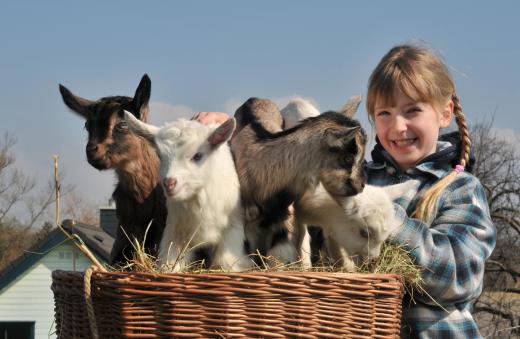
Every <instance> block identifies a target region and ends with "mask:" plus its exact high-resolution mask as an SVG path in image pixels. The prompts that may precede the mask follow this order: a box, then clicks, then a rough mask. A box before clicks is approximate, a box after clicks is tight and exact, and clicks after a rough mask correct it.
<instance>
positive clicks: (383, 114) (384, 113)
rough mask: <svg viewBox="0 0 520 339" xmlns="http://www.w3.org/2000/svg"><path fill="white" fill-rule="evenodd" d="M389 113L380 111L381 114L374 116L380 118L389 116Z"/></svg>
mask: <svg viewBox="0 0 520 339" xmlns="http://www.w3.org/2000/svg"><path fill="white" fill-rule="evenodd" d="M389 114H390V113H389V112H388V111H381V112H378V113H377V114H376V115H377V116H378V117H381V116H385V115H389Z"/></svg>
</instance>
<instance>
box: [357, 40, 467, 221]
mask: <svg viewBox="0 0 520 339" xmlns="http://www.w3.org/2000/svg"><path fill="white" fill-rule="evenodd" d="M395 90H400V91H401V92H403V93H404V94H405V95H406V96H408V97H409V98H411V99H412V100H414V101H420V102H427V103H430V104H432V106H434V107H436V108H437V109H441V108H442V107H444V106H445V105H446V104H447V103H448V102H449V100H452V101H453V114H454V116H455V121H456V122H457V126H458V127H459V132H460V134H461V139H462V147H461V154H460V158H459V162H458V165H457V166H456V168H455V169H454V170H453V171H451V172H450V173H448V174H447V175H446V176H445V177H443V178H442V179H441V180H439V181H438V182H437V183H435V184H434V185H433V186H432V187H430V188H429V189H428V190H427V191H426V192H425V193H424V194H423V196H422V197H421V198H420V200H419V202H418V203H417V207H416V210H415V217H416V218H417V219H420V220H423V221H425V222H431V221H432V220H433V219H434V218H435V214H436V210H437V203H438V200H439V197H440V196H441V194H442V192H443V191H444V189H445V188H446V187H447V186H448V185H449V184H450V183H451V182H452V181H453V180H454V179H455V177H456V176H457V174H458V173H459V172H460V171H461V170H462V169H463V168H464V167H466V165H467V164H468V162H469V154H470V147H471V140H470V136H469V130H468V125H467V124H466V118H465V116H464V112H463V111H462V107H461V105H460V101H459V98H458V96H457V94H456V93H455V84H454V82H453V79H452V78H451V75H450V72H449V71H448V68H447V67H446V64H445V63H444V61H443V60H442V58H441V57H440V56H439V55H437V54H436V53H435V52H434V51H433V50H431V49H430V48H428V47H426V46H423V45H419V44H405V45H399V46H395V47H393V48H392V49H391V50H390V51H389V52H388V53H387V54H386V55H385V56H384V57H383V58H382V59H381V61H380V62H379V64H378V65H377V67H376V68H375V69H374V71H373V72H372V74H371V75H370V79H369V82H368V93H367V112H368V115H369V119H370V120H371V121H372V122H373V121H374V109H375V105H376V102H378V103H381V104H382V105H383V106H394V105H395V102H394V93H395Z"/></svg>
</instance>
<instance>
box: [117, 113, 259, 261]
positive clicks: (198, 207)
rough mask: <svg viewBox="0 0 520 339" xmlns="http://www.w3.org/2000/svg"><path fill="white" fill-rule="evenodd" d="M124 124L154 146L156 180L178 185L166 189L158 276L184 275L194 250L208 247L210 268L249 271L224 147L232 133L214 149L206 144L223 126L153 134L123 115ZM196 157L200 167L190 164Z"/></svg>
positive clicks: (169, 127) (186, 126)
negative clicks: (165, 272) (168, 272)
mask: <svg viewBox="0 0 520 339" xmlns="http://www.w3.org/2000/svg"><path fill="white" fill-rule="evenodd" d="M125 119H126V121H127V122H128V125H129V127H130V128H131V129H133V130H134V131H135V132H136V133H138V134H141V135H142V136H145V137H148V138H149V139H151V140H153V141H154V142H155V145H156V146H157V150H158V153H159V155H160V158H161V166H160V176H161V180H163V181H164V180H165V179H173V180H176V182H177V184H176V185H175V188H174V189H173V190H171V191H168V189H166V188H165V193H166V197H167V209H168V217H167V220H166V227H165V229H164V233H163V237H162V240H161V243H160V246H159V258H158V259H159V262H160V264H161V265H162V268H163V270H171V271H181V270H183V269H184V268H185V267H186V266H187V265H189V264H191V263H192V262H193V260H194V254H195V250H196V248H197V247H198V246H207V245H209V246H211V248H212V251H211V254H212V255H211V256H212V267H216V268H221V269H223V270H230V271H241V270H245V269H247V268H249V267H251V265H252V261H251V260H250V259H249V258H248V257H247V255H246V253H245V252H244V240H245V236H244V220H243V211H242V206H241V202H240V190H239V182H238V177H237V174H236V170H235V166H234V163H233V158H232V156H231V152H230V150H229V147H228V145H227V143H226V141H227V140H228V139H229V138H230V137H231V133H229V134H226V137H225V139H223V140H222V141H221V142H219V144H218V145H213V146H212V145H211V144H210V142H209V140H210V138H211V136H213V135H215V133H217V132H218V131H219V130H221V129H222V126H223V125H224V124H223V125H221V126H220V127H218V128H217V127H216V126H215V125H213V126H205V125H202V124H200V123H198V122H195V121H188V120H184V119H180V120H177V121H175V122H172V123H169V124H166V125H165V126H163V127H161V128H157V127H155V126H152V125H148V124H145V123H143V122H141V121H139V120H137V119H135V118H134V117H133V116H132V115H130V114H128V113H125ZM233 123H234V122H233ZM233 128H234V125H233ZM232 131H233V129H231V132H232ZM227 132H229V131H227ZM196 153H199V154H201V155H202V158H201V160H200V161H195V160H194V158H193V157H194V155H195V154H196ZM163 187H164V184H163Z"/></svg>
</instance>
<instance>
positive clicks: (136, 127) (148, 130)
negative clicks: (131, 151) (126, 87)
mask: <svg viewBox="0 0 520 339" xmlns="http://www.w3.org/2000/svg"><path fill="white" fill-rule="evenodd" d="M125 121H126V123H127V124H128V128H130V130H131V131H132V132H134V133H135V134H137V135H139V136H142V137H143V138H145V139H147V140H149V141H151V142H153V141H154V137H155V136H156V135H157V132H158V131H159V127H156V126H153V125H150V124H147V123H145V122H142V121H141V120H139V119H137V118H136V117H135V116H134V115H133V114H132V113H130V112H128V111H126V110H125Z"/></svg>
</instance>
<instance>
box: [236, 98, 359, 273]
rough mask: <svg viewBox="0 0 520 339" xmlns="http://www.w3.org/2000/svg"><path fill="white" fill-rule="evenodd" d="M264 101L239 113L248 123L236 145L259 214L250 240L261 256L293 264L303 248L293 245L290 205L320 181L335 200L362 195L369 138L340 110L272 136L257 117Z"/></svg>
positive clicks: (244, 184)
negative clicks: (364, 155)
mask: <svg viewBox="0 0 520 339" xmlns="http://www.w3.org/2000/svg"><path fill="white" fill-rule="evenodd" d="M258 100H262V99H257V98H251V99H249V100H247V101H246V102H245V103H244V104H243V105H242V106H241V107H239V109H238V110H237V113H235V115H237V114H239V115H240V116H241V119H242V121H247V122H248V123H247V125H245V126H243V128H242V129H241V130H240V131H239V132H238V133H237V134H236V135H235V137H234V138H233V139H232V141H231V145H232V149H233V154H234V158H235V164H236V168H237V173H238V177H239V179H240V187H241V194H242V201H243V203H244V206H246V207H247V206H255V207H256V208H257V210H258V213H257V215H258V218H257V219H256V220H254V223H255V225H254V226H249V227H248V229H253V230H256V232H251V233H249V232H248V241H249V243H250V245H251V247H252V249H258V250H259V251H260V254H262V255H269V254H274V255H275V256H276V257H277V259H278V260H279V261H281V262H283V263H290V262H294V261H296V260H297V259H298V258H297V254H298V250H297V247H295V246H294V245H293V244H291V242H290V241H288V231H287V228H286V222H287V220H288V214H289V212H288V208H289V206H290V205H291V204H292V203H293V202H294V201H295V200H297V199H299V198H300V197H301V196H303V194H304V193H305V192H306V191H307V190H314V188H315V186H316V185H317V184H318V182H322V183H323V185H324V187H325V189H326V190H327V191H328V192H329V193H330V194H332V195H334V196H349V195H354V194H357V193H358V192H360V191H362V190H363V186H364V177H363V172H362V159H363V156H362V154H364V145H365V142H366V135H365V133H364V131H363V130H362V128H361V126H360V124H359V123H358V122H357V121H355V120H353V119H350V118H348V117H346V116H344V115H341V114H339V113H336V112H326V113H323V114H322V115H320V116H318V117H314V118H310V119H306V120H305V121H304V122H303V123H302V124H300V125H298V126H296V127H294V128H291V129H289V130H287V131H282V132H278V133H274V134H273V133H269V132H268V131H267V130H266V129H265V128H264V127H263V126H262V124H261V123H259V122H258V119H257V118H256V117H255V116H256V115H258V114H255V109H254V107H256V106H257V105H256V102H257V101H258ZM360 159H361V161H360ZM247 219H252V218H247ZM264 230H265V231H264ZM262 234H263V235H262ZM279 245H282V247H280V246H279ZM277 247H278V248H279V250H278V249H277Z"/></svg>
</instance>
